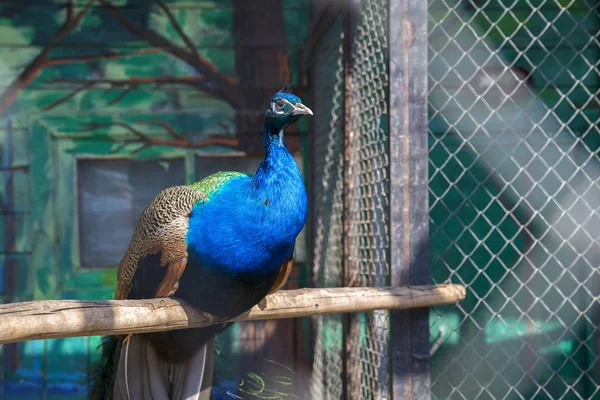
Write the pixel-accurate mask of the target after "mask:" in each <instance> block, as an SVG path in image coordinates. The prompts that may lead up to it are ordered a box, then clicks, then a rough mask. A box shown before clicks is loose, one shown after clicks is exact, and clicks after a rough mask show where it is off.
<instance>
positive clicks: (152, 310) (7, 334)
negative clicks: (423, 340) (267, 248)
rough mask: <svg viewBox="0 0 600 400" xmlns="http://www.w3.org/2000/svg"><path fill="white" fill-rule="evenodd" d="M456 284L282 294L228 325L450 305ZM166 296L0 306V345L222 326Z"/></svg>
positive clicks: (460, 290) (460, 291)
mask: <svg viewBox="0 0 600 400" xmlns="http://www.w3.org/2000/svg"><path fill="white" fill-rule="evenodd" d="M464 297H465V288H464V287H463V286H460V285H434V286H405V287H395V288H391V287H388V288H329V289H298V290H282V291H279V292H277V293H274V294H272V295H269V296H267V297H266V298H265V299H264V300H263V301H262V302H260V303H259V304H258V305H257V306H255V307H254V308H252V309H251V310H250V311H248V312H246V313H244V314H242V315H240V316H238V317H236V318H233V319H231V321H256V320H265V319H282V318H296V317H305V316H311V315H319V314H333V313H346V312H362V311H372V310H377V309H394V310H398V309H407V308H416V307H428V306H432V305H438V304H454V303H457V302H459V301H460V300H462V299H464ZM225 321H226V319H225V318H221V317H217V316H213V315H210V314H207V313H204V312H202V311H199V310H198V309H196V308H194V307H192V306H190V305H187V304H185V303H184V302H182V301H179V300H177V299H171V298H162V299H149V300H121V301H115V300H104V301H83V300H82V301H78V300H44V301H30V302H25V303H12V304H3V305H0V344H5V343H14V342H22V341H26V340H37V339H50V338H63V337H73V336H96V335H123V334H129V333H145V332H158V331H167V330H173V329H182V328H194V327H204V326H210V325H216V324H220V323H223V322H225Z"/></svg>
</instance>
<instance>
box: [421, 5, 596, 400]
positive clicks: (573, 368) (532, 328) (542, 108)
mask: <svg viewBox="0 0 600 400" xmlns="http://www.w3.org/2000/svg"><path fill="white" fill-rule="evenodd" d="M599 30H600V18H599V14H598V4H597V3H596V2H591V1H587V0H572V1H557V0H556V1H555V0H513V1H504V0H502V1H475V0H472V1H470V2H462V1H456V0H430V2H429V108H430V109H429V118H430V120H429V129H430V132H429V134H430V157H429V161H430V164H429V175H430V178H429V179H430V181H429V184H430V187H429V191H430V221H431V227H430V234H431V237H430V254H431V272H432V276H433V280H434V282H435V283H442V282H445V281H447V280H450V281H453V282H455V283H461V284H464V285H465V286H466V287H467V298H466V299H465V301H463V302H462V303H461V304H460V305H459V306H458V307H457V308H456V307H439V308H436V309H434V310H433V311H432V313H431V325H430V333H431V336H432V337H431V340H432V343H433V345H432V353H433V356H432V366H431V368H432V369H431V379H432V388H433V395H434V397H435V398H439V399H445V398H452V399H454V398H456V399H469V400H470V399H492V398H493V399H547V398H552V399H590V398H596V397H598V396H600V394H599V393H598V392H599V389H600V386H599V385H600V373H599V371H600V366H599V365H598V345H599V344H600V341H599V339H600V336H599V332H598V322H600V321H599V318H600V315H599V314H598V311H600V310H599V309H598V300H597V298H598V295H599V294H600V285H599V283H600V275H599V274H598V271H597V267H598V263H599V262H600V246H599V242H598V240H599V238H600V216H599V212H600V187H599V185H598V176H599V171H600V169H599V168H598V167H599V159H598V150H599V148H600V133H599V130H598V122H599V110H600V107H599V102H598V98H597V93H598V89H599V83H600V71H599V70H598V60H599V56H600V49H599V47H600V46H599V41H598V32H599Z"/></svg>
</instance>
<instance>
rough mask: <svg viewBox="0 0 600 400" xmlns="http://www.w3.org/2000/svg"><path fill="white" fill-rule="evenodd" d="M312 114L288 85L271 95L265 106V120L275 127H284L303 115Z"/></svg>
mask: <svg viewBox="0 0 600 400" xmlns="http://www.w3.org/2000/svg"><path fill="white" fill-rule="evenodd" d="M306 114H308V115H313V113H312V111H311V110H310V108H308V107H306V106H305V105H304V104H302V100H300V98H299V97H298V96H296V95H293V94H292V93H290V92H289V89H288V86H287V85H285V87H284V88H283V89H281V90H280V91H279V92H277V93H275V94H274V95H273V97H271V101H270V102H269V106H268V108H267V112H266V114H265V115H266V117H267V122H268V123H270V124H271V125H273V126H274V127H275V128H277V129H285V128H286V127H287V126H288V125H291V124H293V123H295V122H297V121H298V120H299V119H300V117H302V116H303V115H306Z"/></svg>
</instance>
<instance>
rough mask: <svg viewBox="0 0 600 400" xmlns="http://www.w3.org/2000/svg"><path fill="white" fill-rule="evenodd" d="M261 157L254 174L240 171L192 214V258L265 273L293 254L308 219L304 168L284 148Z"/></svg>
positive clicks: (236, 271)
mask: <svg viewBox="0 0 600 400" xmlns="http://www.w3.org/2000/svg"><path fill="white" fill-rule="evenodd" d="M281 151H282V154H275V156H276V157H274V155H273V154H271V157H267V158H266V159H265V160H263V162H262V163H261V166H260V167H259V169H258V171H257V173H256V175H255V176H245V175H244V176H236V177H233V178H231V179H229V180H228V181H226V182H225V183H223V184H222V185H221V186H220V187H219V188H218V190H216V191H215V192H213V193H212V194H210V195H209V199H208V200H206V201H204V202H201V203H198V204H197V205H196V206H195V207H194V208H193V210H192V213H191V216H190V224H189V231H188V235H187V241H188V252H189V261H190V262H191V263H193V264H198V267H200V268H206V269H208V270H216V271H220V272H223V273H226V274H231V275H249V276H252V275H265V274H268V273H270V272H272V271H274V270H276V269H277V268H279V267H280V266H281V265H282V264H283V262H284V261H285V260H286V259H287V258H289V257H290V256H291V255H292V251H293V248H294V242H295V240H296V237H297V236H298V234H299V233H300V231H301V229H302V227H303V226H304V223H305V221H306V214H307V205H308V201H307V196H306V191H305V188H304V183H303V182H302V177H301V175H300V171H299V170H298V167H297V166H296V163H295V161H294V159H293V158H292V156H291V155H290V154H289V153H287V150H286V149H285V148H281Z"/></svg>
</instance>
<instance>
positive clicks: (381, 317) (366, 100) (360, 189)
mask: <svg viewBox="0 0 600 400" xmlns="http://www.w3.org/2000/svg"><path fill="white" fill-rule="evenodd" d="M387 9H388V2H387V1H386V0H374V1H368V2H367V1H362V2H360V7H359V9H358V10H351V12H356V13H357V18H356V27H354V26H351V27H350V30H351V32H353V35H352V37H351V41H350V46H351V47H350V66H351V68H350V71H349V75H350V81H351V85H350V87H349V99H350V102H351V104H350V111H349V115H348V116H347V118H348V119H347V120H346V121H345V122H346V124H348V129H347V131H348V136H349V137H348V153H347V165H346V166H345V168H346V173H347V179H348V190H347V196H348V198H347V214H346V222H347V229H348V231H347V235H348V237H347V240H348V246H347V248H348V254H347V263H346V266H345V268H346V270H345V275H346V277H347V282H346V283H347V284H348V285H349V286H384V285H386V284H389V260H388V249H389V237H388V223H389V210H388V207H389V202H388V200H389V199H388V191H389V179H388V176H389V174H388V172H389V171H388V166H389V164H388V147H387V144H388V143H387V142H388V131H389V127H388V120H387V114H388V106H387V94H388V90H387V89H388V67H387V58H386V54H387V46H388V30H387V27H388V21H387ZM351 22H353V21H351ZM388 338H389V321H388V313H387V311H377V312H372V313H366V314H361V315H355V316H353V317H352V318H351V321H350V326H349V334H348V344H347V348H348V354H347V357H348V375H349V376H348V379H349V386H348V391H349V393H350V394H351V395H350V397H351V398H362V399H387V398H389V397H390V388H389V383H390V375H389V354H388V351H389V348H388Z"/></svg>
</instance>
